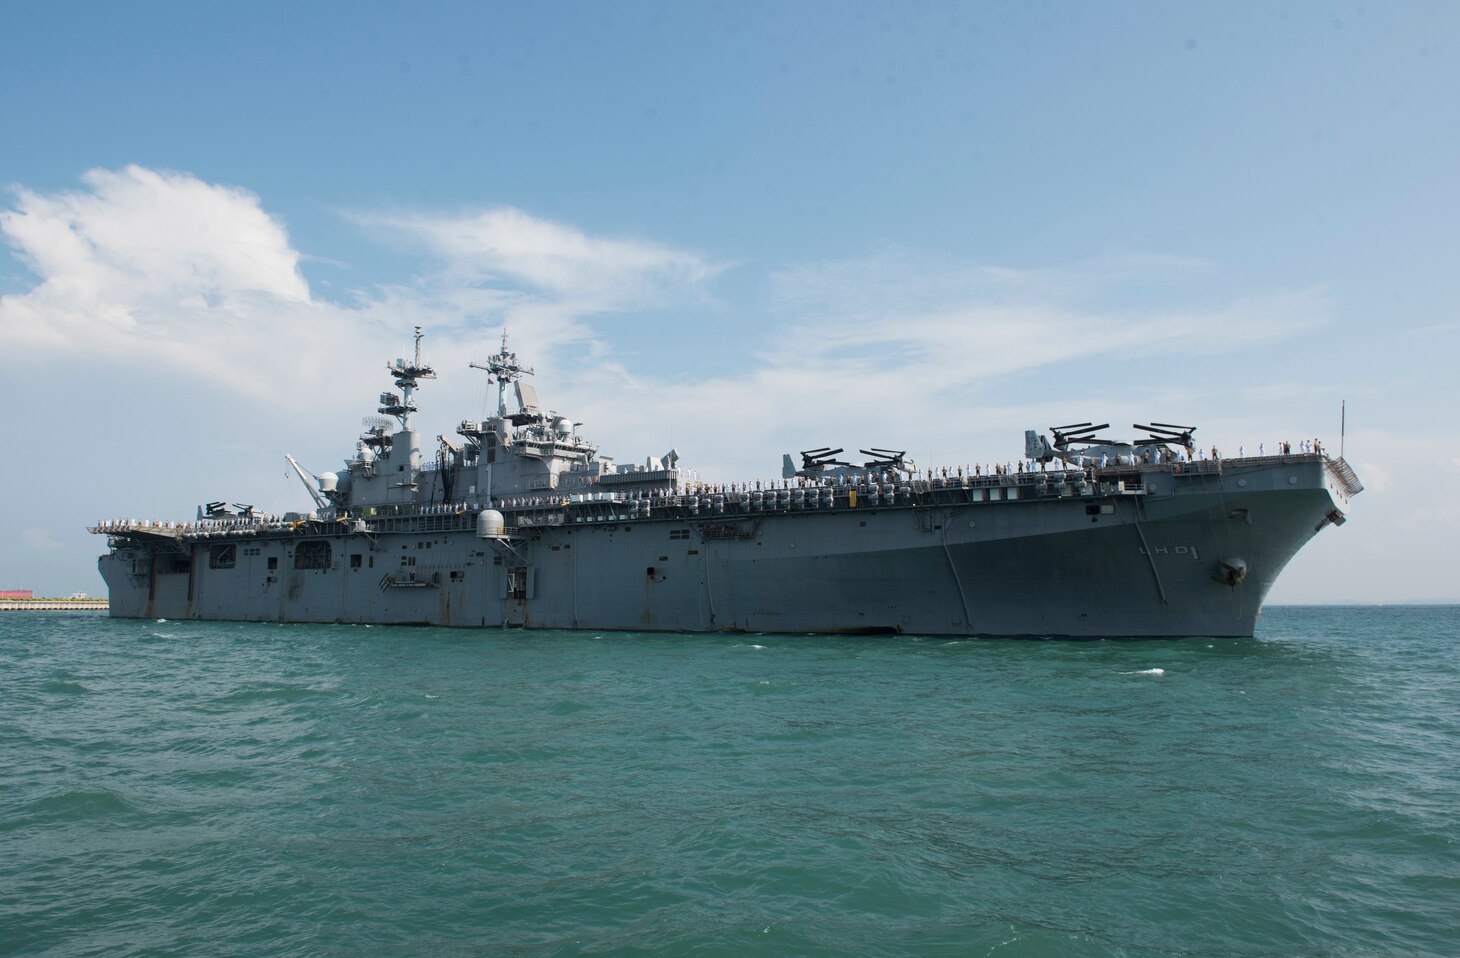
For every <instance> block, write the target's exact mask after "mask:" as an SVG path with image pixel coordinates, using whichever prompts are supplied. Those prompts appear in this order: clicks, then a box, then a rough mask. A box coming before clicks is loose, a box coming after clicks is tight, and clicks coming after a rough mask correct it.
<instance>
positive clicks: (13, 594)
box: [0, 589, 35, 599]
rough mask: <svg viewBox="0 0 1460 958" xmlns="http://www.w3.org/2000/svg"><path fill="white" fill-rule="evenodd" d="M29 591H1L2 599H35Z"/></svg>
mask: <svg viewBox="0 0 1460 958" xmlns="http://www.w3.org/2000/svg"><path fill="white" fill-rule="evenodd" d="M34 598H35V596H34V595H32V594H31V591H30V590H29V589H0V599H34Z"/></svg>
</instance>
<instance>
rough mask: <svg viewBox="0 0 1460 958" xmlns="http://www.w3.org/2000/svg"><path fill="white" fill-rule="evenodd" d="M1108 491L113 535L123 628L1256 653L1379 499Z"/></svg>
mask: <svg viewBox="0 0 1460 958" xmlns="http://www.w3.org/2000/svg"><path fill="white" fill-rule="evenodd" d="M1093 478H1094V479H1095V482H1094V483H1092V484H1090V485H1082V486H1078V487H1076V486H1069V487H1066V486H1064V485H1061V486H1060V487H1058V488H1056V487H1055V486H1053V485H1052V484H1049V483H1046V482H1045V481H1044V480H1043V477H1035V476H1034V475H1032V474H1031V475H1028V476H1026V477H1019V478H1018V479H1014V478H1013V477H1001V478H1000V479H999V480H997V481H995V480H993V479H991V478H984V479H980V480H973V479H970V478H966V477H965V478H960V479H959V480H957V481H956V482H955V481H953V480H943V481H938V480H934V481H932V482H923V483H910V484H907V485H905V486H900V487H899V488H898V489H897V490H896V492H895V494H893V495H891V496H886V495H884V496H883V497H881V498H880V500H879V501H878V502H877V503H876V504H872V503H869V502H868V501H867V497H865V496H864V497H863V498H862V499H861V500H860V501H857V500H855V499H854V498H852V497H848V496H847V495H846V494H845V492H839V493H838V494H837V496H838V497H837V498H836V499H835V500H834V501H832V502H829V503H828V500H822V504H821V505H819V506H818V507H816V508H811V507H810V506H809V505H807V506H806V507H805V508H802V509H799V510H794V511H793V510H782V509H780V508H761V507H752V505H751V504H750V502H749V500H748V497H746V498H741V499H738V500H736V501H732V502H729V503H725V502H723V501H722V502H713V501H712V498H711V497H704V496H701V497H698V498H696V499H695V501H694V502H693V503H692V504H691V505H690V506H685V505H682V504H681V505H679V506H676V507H675V508H674V509H668V510H658V511H654V512H649V513H648V514H647V515H646V514H645V513H642V512H639V513H636V512H635V511H634V510H633V509H632V508H631V507H632V503H626V504H618V505H615V504H602V503H595V504H592V506H591V507H589V506H584V507H582V508H573V507H569V506H567V505H566V504H564V505H563V506H562V507H556V506H555V507H554V508H552V509H546V510H543V509H539V510H535V511H524V512H523V513H521V514H518V515H513V516H511V517H510V518H509V523H508V528H507V530H506V532H505V533H504V534H502V535H489V536H485V537H484V536H482V535H479V534H478V532H479V530H478V528H477V526H476V523H475V517H474V515H473V514H472V513H469V512H452V513H446V514H439V515H419V516H402V517H396V518H392V519H390V520H388V521H378V522H372V523H369V524H368V525H367V524H364V523H361V524H358V525H354V526H349V525H347V524H344V523H337V524H333V525H328V524H324V523H304V524H299V525H297V526H296V527H292V528H287V529H269V528H257V527H248V526H244V527H242V528H237V529H222V530H216V534H215V533H209V534H206V535H194V534H193V533H192V532H191V531H189V532H187V533H184V534H176V533H175V531H174V530H162V529H138V528H129V529H122V530H112V531H110V533H109V534H110V536H111V538H110V542H111V551H110V552H109V553H108V554H107V555H104V556H103V557H102V558H101V560H100V568H101V572H102V575H103V577H104V578H105V580H106V582H107V586H108V588H109V590H110V601H111V605H110V609H111V614H112V615H113V616H118V617H146V618H167V619H235V620H247V621H279V622H321V623H324V622H331V623H332V622H341V623H381V624H387V623H399V624H407V623H410V624H417V623H419V624H430V625H440V626H459V627H523V628H544V629H603V630H608V629H623V630H655V631H685V632H701V631H746V632H897V633H914V634H925V635H988V636H1072V637H1096V636H1198V635H1200V636H1250V635H1252V634H1253V631H1254V628H1255V626H1256V623H1257V620H1258V616H1259V614H1260V612H1261V609H1262V603H1263V600H1264V598H1265V597H1266V595H1267V593H1268V591H1269V589H1270V588H1271V587H1272V585H1273V583H1274V582H1275V581H1276V579H1277V576H1278V575H1279V573H1280V572H1281V571H1282V569H1283V568H1284V566H1286V565H1287V563H1288V561H1289V560H1290V559H1291V558H1292V557H1293V555H1294V554H1295V553H1296V552H1297V551H1298V549H1299V548H1301V547H1302V546H1303V544H1304V543H1306V542H1307V541H1308V540H1309V539H1311V538H1312V537H1313V536H1314V535H1315V534H1317V533H1318V532H1319V531H1321V530H1322V529H1323V528H1325V527H1326V526H1327V525H1329V524H1331V523H1338V522H1342V521H1343V511H1342V510H1343V508H1344V507H1346V505H1347V501H1348V498H1349V497H1350V496H1351V495H1352V494H1354V493H1356V492H1357V491H1358V490H1359V488H1361V487H1359V486H1358V483H1357V480H1356V479H1354V478H1353V474H1352V472H1350V471H1349V470H1348V467H1347V466H1346V465H1344V464H1343V462H1342V460H1329V459H1326V458H1324V457H1321V456H1315V455H1307V456H1288V457H1269V458H1267V459H1256V460H1236V461H1232V460H1229V461H1225V462H1222V463H1200V464H1197V463H1187V464H1184V465H1174V466H1173V465H1169V464H1168V465H1163V466H1145V467H1141V468H1138V469H1125V470H1120V471H1114V470H1112V471H1109V472H1103V473H1099V474H1096V475H1095V476H1094V477H1093ZM733 498H734V497H732V499H733ZM827 504H829V505H830V506H831V507H830V508H826V507H824V506H825V505H827ZM666 513H668V514H666ZM99 531H108V530H99ZM318 543H326V544H327V548H325V547H324V546H320V545H318ZM227 546H233V547H234V548H233V549H232V550H231V551H230V550H229V549H227V548H226V547H227Z"/></svg>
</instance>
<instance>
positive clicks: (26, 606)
mask: <svg viewBox="0 0 1460 958" xmlns="http://www.w3.org/2000/svg"><path fill="white" fill-rule="evenodd" d="M107 609H108V604H107V600H106V599H0V612H105V611H107Z"/></svg>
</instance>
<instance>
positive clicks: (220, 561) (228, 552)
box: [208, 542, 238, 569]
mask: <svg viewBox="0 0 1460 958" xmlns="http://www.w3.org/2000/svg"><path fill="white" fill-rule="evenodd" d="M236 565H238V546H236V545H234V544H233V543H232V542H224V543H221V544H219V545H215V546H213V547H212V548H211V549H209V550H208V568H210V569H232V568H233V567H234V566H236Z"/></svg>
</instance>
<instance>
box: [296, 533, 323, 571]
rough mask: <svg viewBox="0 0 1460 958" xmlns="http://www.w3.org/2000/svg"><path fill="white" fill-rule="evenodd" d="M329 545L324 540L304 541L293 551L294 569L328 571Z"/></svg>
mask: <svg viewBox="0 0 1460 958" xmlns="http://www.w3.org/2000/svg"><path fill="white" fill-rule="evenodd" d="M329 567H330V544H329V542H327V541H326V540H324V539H305V540H304V541H303V542H301V543H299V545H298V546H296V547H295V549H294V568H296V569H328V568H329Z"/></svg>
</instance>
